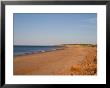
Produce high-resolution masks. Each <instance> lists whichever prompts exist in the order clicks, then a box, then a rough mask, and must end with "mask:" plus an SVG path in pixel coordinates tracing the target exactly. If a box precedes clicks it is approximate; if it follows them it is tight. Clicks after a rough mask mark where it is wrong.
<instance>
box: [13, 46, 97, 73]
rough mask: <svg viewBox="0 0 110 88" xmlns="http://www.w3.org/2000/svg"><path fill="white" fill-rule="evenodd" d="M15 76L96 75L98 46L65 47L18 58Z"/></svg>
mask: <svg viewBox="0 0 110 88" xmlns="http://www.w3.org/2000/svg"><path fill="white" fill-rule="evenodd" d="M13 66H14V67H13V70H14V73H13V74H14V75H96V74H97V50H96V46H88V45H65V47H64V49H61V50H55V51H51V52H42V53H38V54H31V55H24V56H16V57H14V61H13Z"/></svg>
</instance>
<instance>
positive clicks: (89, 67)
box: [70, 56, 97, 75]
mask: <svg viewBox="0 0 110 88" xmlns="http://www.w3.org/2000/svg"><path fill="white" fill-rule="evenodd" d="M70 72H71V75H96V74H97V58H96V56H92V57H91V56H87V57H86V59H85V60H84V61H83V62H82V63H80V64H75V65H73V66H72V67H71V68H70Z"/></svg>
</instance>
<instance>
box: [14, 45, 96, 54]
mask: <svg viewBox="0 0 110 88" xmlns="http://www.w3.org/2000/svg"><path fill="white" fill-rule="evenodd" d="M68 45H80V46H92V47H95V46H97V45H96V44H60V45H44V46H42V45H39V46H40V47H48V46H52V47H57V48H53V49H50V50H39V51H33V52H26V53H24V54H20V55H14V56H24V55H31V54H40V53H46V52H52V51H56V50H63V49H64V48H66V46H68ZM15 46H20V47H24V46H26V47H30V46H31V47H36V46H38V45H36V46H35V45H15ZM58 47H59V48H58Z"/></svg>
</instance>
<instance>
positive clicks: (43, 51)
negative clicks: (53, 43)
mask: <svg viewBox="0 0 110 88" xmlns="http://www.w3.org/2000/svg"><path fill="white" fill-rule="evenodd" d="M61 47H62V46H61ZM65 48H66V47H65V46H63V48H56V49H51V50H40V51H35V52H30V53H24V54H21V55H14V57H18V56H26V55H33V54H42V53H47V52H53V51H57V50H64V49H65Z"/></svg>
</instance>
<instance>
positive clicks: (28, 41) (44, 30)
mask: <svg viewBox="0 0 110 88" xmlns="http://www.w3.org/2000/svg"><path fill="white" fill-rule="evenodd" d="M13 25H14V45H59V44H96V43H97V14H96V13H15V14H14V24H13Z"/></svg>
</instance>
